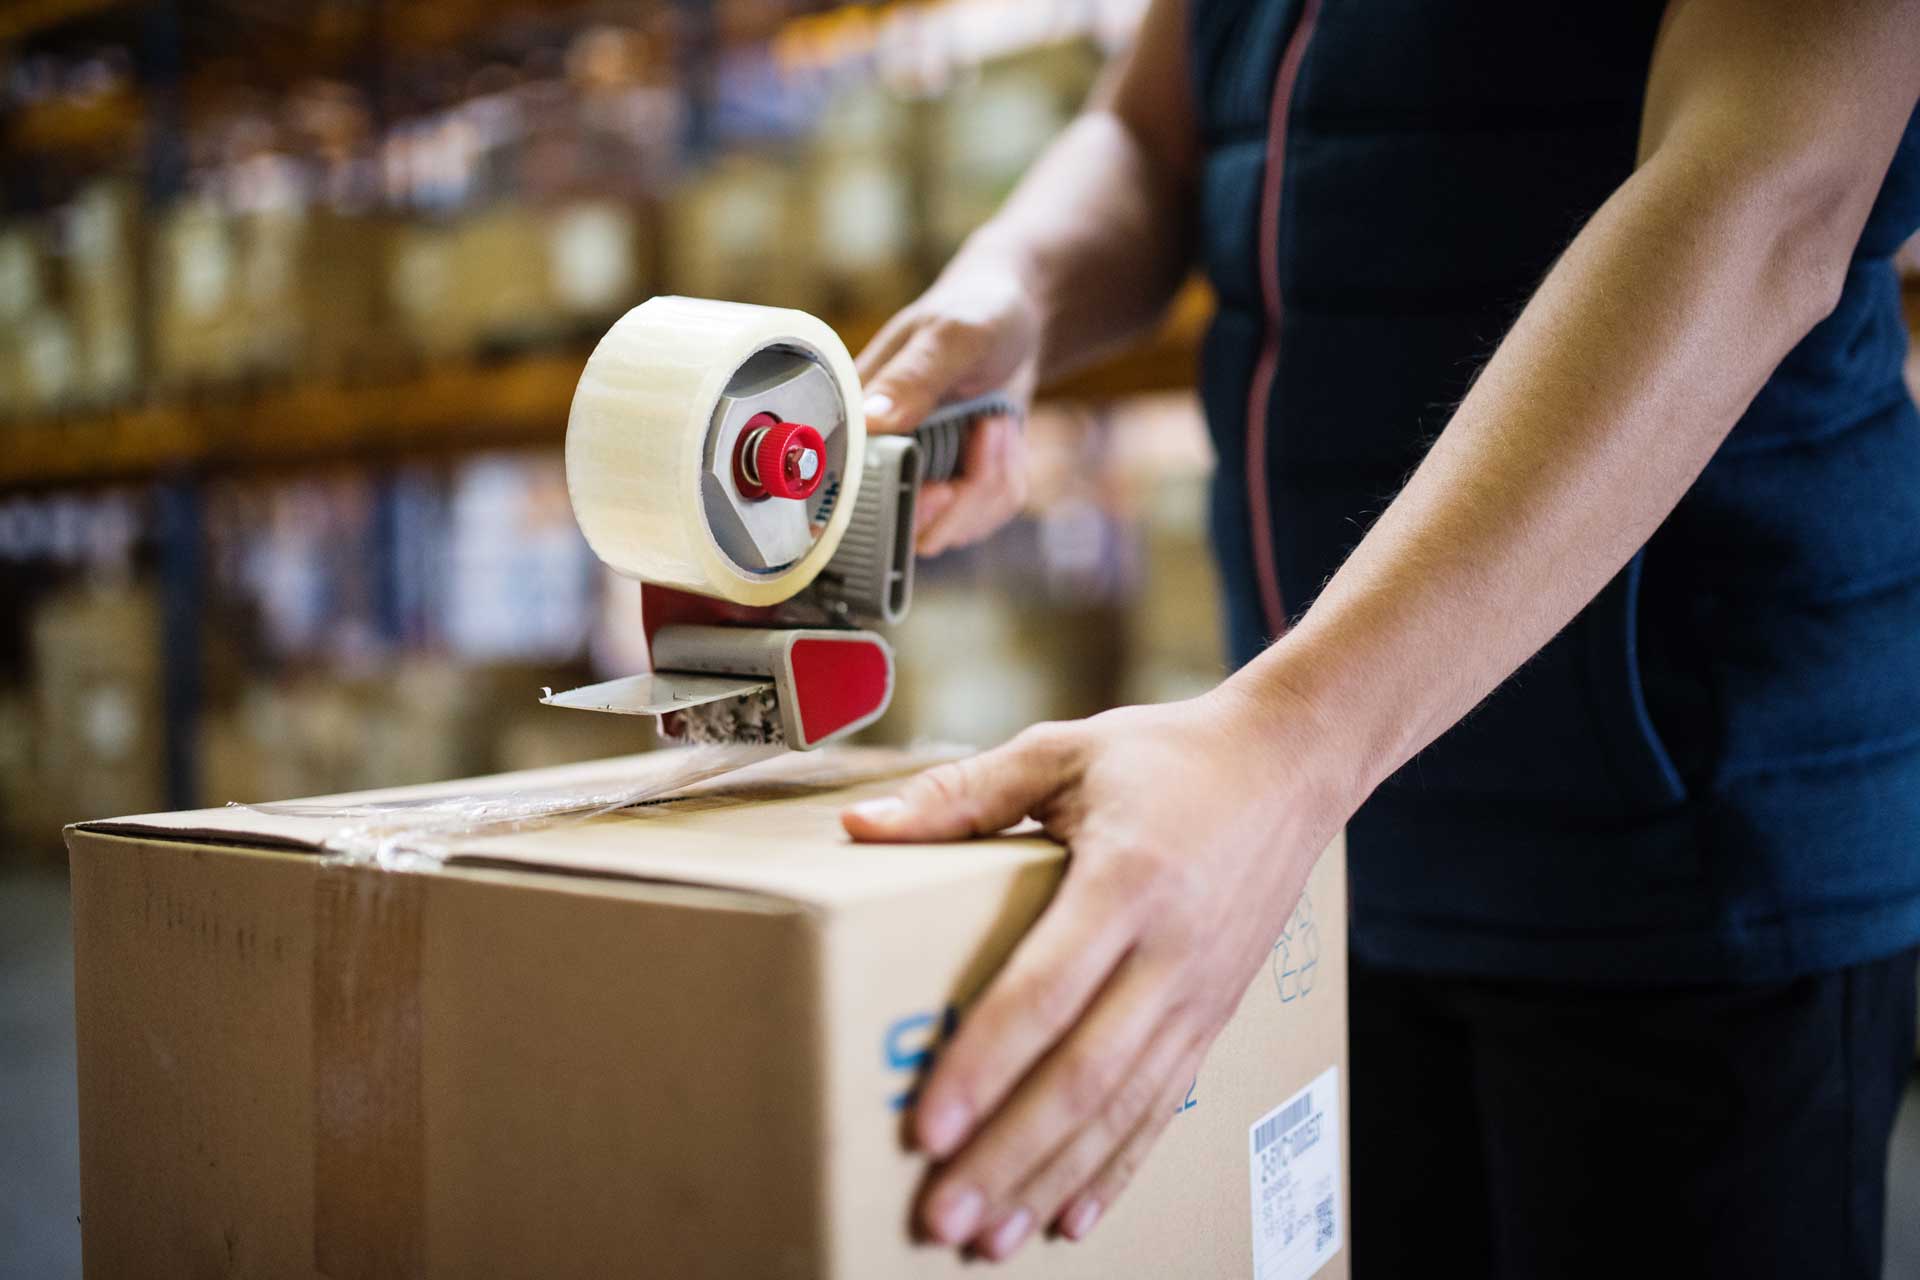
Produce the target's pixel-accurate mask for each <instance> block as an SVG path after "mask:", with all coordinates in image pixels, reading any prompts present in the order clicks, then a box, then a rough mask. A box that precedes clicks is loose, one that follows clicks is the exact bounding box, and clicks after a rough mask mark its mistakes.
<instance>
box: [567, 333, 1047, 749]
mask: <svg viewBox="0 0 1920 1280" xmlns="http://www.w3.org/2000/svg"><path fill="white" fill-rule="evenodd" d="M701 326H705V327H706V328H707V329H708V330H709V331H711V330H714V329H716V328H717V329H721V330H727V329H731V330H732V331H734V332H733V333H731V334H728V333H723V334H722V336H723V337H733V338H734V339H735V340H734V342H733V344H732V346H731V347H730V348H729V351H730V354H728V355H727V356H725V357H724V359H723V361H722V363H723V364H725V365H730V366H732V367H731V371H730V372H727V376H726V379H725V383H724V387H723V389H722V390H721V391H720V392H719V394H718V395H717V396H715V397H714V402H713V403H712V405H711V408H710V409H709V408H708V407H707V401H706V400H704V399H702V398H701V397H702V396H704V395H711V394H712V393H707V392H699V391H687V392H683V393H682V394H683V395H684V396H687V397H690V399H691V403H692V410H693V412H692V413H690V414H683V417H686V418H688V419H690V423H689V425H688V426H686V427H683V428H680V430H683V431H691V430H698V431H700V432H702V433H703V440H702V442H701V448H700V450H699V456H700V458H701V469H700V473H699V476H698V478H697V485H698V489H699V494H698V500H697V503H696V504H686V503H682V504H681V505H680V508H679V509H680V511H682V512H683V513H685V514H682V515H680V516H679V517H678V518H677V519H668V520H666V521H664V522H662V521H660V520H659V519H655V521H654V522H653V524H652V525H650V526H648V527H651V528H654V529H656V530H658V533H657V534H656V535H655V537H656V539H657V540H658V541H661V542H669V543H671V542H674V541H675V540H676V539H678V540H679V542H680V543H682V544H685V543H688V542H691V543H692V545H693V546H694V548H695V550H697V551H699V552H700V554H702V555H706V554H708V553H709V552H710V551H712V550H717V551H718V552H719V558H720V561H721V563H720V568H719V569H718V570H714V571H710V572H709V575H708V578H707V579H706V580H701V579H700V578H699V571H698V570H696V569H692V568H689V567H687V565H686V561H687V559H689V557H688V556H686V555H685V554H684V552H683V553H682V554H680V555H678V556H674V555H669V554H667V553H668V552H669V551H673V550H675V548H674V547H671V546H669V547H660V546H657V545H656V543H655V541H641V542H638V543H637V544H635V543H625V544H619V549H620V550H624V551H626V552H627V553H628V554H627V555H626V556H625V557H624V559H625V560H626V561H627V562H626V563H621V562H617V561H616V560H615V559H614V558H612V557H610V556H609V555H608V554H607V552H606V551H603V549H602V548H603V543H614V542H616V537H615V536H610V535H607V534H606V533H605V532H604V531H605V530H607V529H608V528H609V527H610V526H611V528H612V529H613V531H614V534H615V535H617V534H619V533H621V532H624V531H626V530H627V529H628V528H630V527H638V526H637V525H634V524H633V523H632V522H623V521H622V519H621V515H622V513H621V512H619V511H618V510H617V509H616V510H614V511H611V512H609V511H607V510H604V509H603V507H604V504H598V505H591V506H590V508H589V510H587V511H584V512H583V511H582V497H581V495H582V492H583V491H587V492H589V493H590V492H592V490H593V487H594V486H595V485H596V484H598V483H600V482H601V481H602V479H603V475H602V472H603V471H604V470H605V469H606V464H605V463H603V462H601V461H600V459H601V455H602V453H603V452H604V451H607V450H609V449H611V450H615V451H617V450H618V449H619V448H621V447H622V446H624V445H626V444H627V443H628V442H627V441H626V439H625V436H624V435H623V434H622V433H626V432H630V431H631V429H632V423H631V422H630V421H629V420H628V418H627V417H626V416H625V415H623V414H622V412H621V411H622V410H624V409H627V408H629V407H637V406H638V405H640V404H642V403H645V401H646V397H645V396H644V393H642V392H641V391H638V390H636V375H638V376H639V377H640V378H644V377H645V375H647V374H648V373H649V372H653V371H654V365H655V364H656V362H657V364H658V374H659V376H660V377H661V378H662V379H666V380H669V381H670V380H671V379H672V378H673V377H675V376H679V375H681V374H683V373H684V371H685V369H686V368H687V366H688V353H687V352H683V351H680V350H678V346H679V345H680V343H679V334H680V333H681V332H682V331H683V330H688V329H691V328H699V327H701ZM783 326H784V329H783ZM788 329H790V330H791V336H786V330H788ZM649 344H654V345H649ZM656 348H666V349H665V350H658V349H656ZM603 350H604V351H607V352H608V356H607V359H606V361H605V363H606V364H608V365H609V366H610V369H609V370H605V371H601V375H602V376H596V365H597V364H599V363H602V361H603V357H602V352H603ZM723 371H725V370H723ZM608 374H610V375H611V376H606V375H608ZM590 384H591V390H590ZM607 386H611V387H612V388H614V391H615V394H614V395H613V396H606V395H605V392H604V388H605V387H607ZM858 395H859V386H858V381H857V378H855V376H854V375H853V372H852V362H851V359H850V358H848V357H847V355H846V351H845V348H844V347H843V346H841V345H840V344H839V341H838V339H837V338H835V337H833V335H832V333H831V331H830V330H828V329H827V328H826V326H824V325H822V324H820V322H819V321H817V320H814V319H813V318H812V317H811V316H806V315H804V314H803V313H800V312H790V311H777V310H774V309H771V308H761V307H745V306H740V305H738V304H730V303H710V302H702V301H699V300H694V299H681V298H657V299H653V300H652V301H650V302H648V303H646V304H644V305H643V306H641V307H639V308H636V309H635V310H634V311H633V312H630V313H629V314H628V316H627V317H625V318H624V319H623V320H622V321H621V322H620V324H619V325H616V326H615V329H614V331H613V332H612V333H610V334H609V335H608V338H607V339H605V340H603V342H602V345H601V348H600V349H596V351H595V353H594V357H593V359H592V360H590V361H589V365H588V370H587V373H586V374H584V375H583V376H582V379H581V389H580V391H579V392H577V393H576V396H575V406H574V412H573V415H572V417H571V419H570V421H569V424H568V437H567V443H568V450H567V460H568V483H569V491H570V493H572V494H573V496H574V505H575V510H576V513H577V514H579V515H580V516H581V525H582V529H583V531H585V532H587V534H588V540H589V542H590V543H592V544H593V545H594V549H595V551H596V552H597V553H600V554H601V557H602V559H607V560H608V561H609V563H612V564H613V565H614V567H615V568H617V569H621V570H623V571H626V572H629V573H631V574H632V575H633V576H636V577H639V578H641V579H642V582H643V587H642V626H643V628H644V631H645V633H646V637H647V640H648V646H649V649H650V651H651V657H652V666H653V668H654V669H653V671H652V672H650V673H648V674H645V675H638V676H629V677H626V678H625V679H621V680H611V681H607V682H605V683H602V684H597V685H590V686H587V687H585V688H581V689H574V690H569V691H567V692H565V693H561V694H551V695H548V696H547V697H546V698H544V699H543V701H545V702H546V703H548V704H549V705H552V706H561V707H573V708H581V709H588V710H597V711H611V712H616V713H621V714H630V715H654V716H658V717H660V720H661V725H662V728H663V730H665V731H666V732H667V734H668V735H669V736H670V737H674V738H678V739H681V740H685V741H690V742H702V743H708V742H758V743H781V744H784V745H786V746H788V747H791V748H794V749H798V750H806V749H809V748H811V747H814V746H818V745H820V744H821V743H823V742H826V741H829V740H831V739H834V738H839V737H844V736H846V735H847V734H850V733H854V732H856V731H858V730H859V729H861V728H863V727H865V726H866V725H868V724H871V723H872V722H873V721H874V720H876V719H878V718H879V717H880V716H881V715H882V714H883V713H884V712H885V711H886V708H887V706H888V704H889V703H890V702H891V701H892V697H893V682H894V670H893V651H892V649H891V648H890V647H889V646H888V644H887V642H886V640H885V639H884V638H882V637H881V636H880V635H879V634H878V633H877V632H875V631H873V630H870V629H869V628H871V627H873V626H876V625H883V624H889V623H895V622H898V621H900V620H901V619H902V618H903V617H904V616H905V614H906V612H907V609H908V606H909V604H910V603H911V600H912V592H913V525H914V506H915V502H916V499H917V497H918V494H919V491H920V486H921V485H922V484H924V483H928V482H933V481H944V480H949V479H952V478H953V477H954V476H955V475H957V474H958V473H959V472H960V470H961V468H962V466H963V460H964V454H965V445H966V436H967V432H968V430H969V429H970V428H971V426H972V425H973V423H975V422H976V421H978V420H979V419H981V418H983V417H988V416H993V415H998V414H1014V413H1017V412H1018V410H1017V408H1016V406H1014V405H1013V403H1012V402H1011V401H1010V400H1008V399H1007V398H1006V397H1004V396H1001V395H997V394H996V395H990V396H981V397H976V398H974V399H970V400H966V401H962V402H958V403H955V404H950V405H947V406H943V407H942V408H941V409H940V410H938V411H937V412H936V413H934V414H932V415H930V416H929V418H928V419H927V421H926V422H925V423H923V424H922V425H921V426H920V427H919V428H918V429H917V430H916V431H915V432H913V433H911V434H910V435H900V436H879V437H873V438H866V437H865V436H864V432H863V431H861V430H860V429H859V425H860V424H859V421H858V418H857V416H855V415H854V414H853V413H852V412H851V411H850V404H851V402H852V400H853V398H854V397H857V396H858ZM590 396H591V397H602V399H601V400H595V399H591V398H589V397H590ZM623 397H624V399H623ZM653 398H654V399H659V398H661V397H660V396H659V395H658V394H656V395H655V396H654V397H653ZM583 399H587V401H588V403H587V408H586V409H585V410H584V411H583V408H582V402H583ZM703 410H704V413H703V412H702V411H703ZM802 415H804V418H803V417H802ZM796 420H798V421H796ZM641 424H642V426H650V425H651V420H650V419H645V418H643V419H642V420H641ZM609 440H611V441H613V442H614V443H613V444H612V445H608V444H607V443H606V442H607V441H609ZM661 443H663V444H665V443H670V441H662V442H661ZM653 456H654V455H651V454H649V455H646V456H642V457H638V458H635V457H632V456H631V450H629V452H628V453H627V454H620V453H617V452H616V456H615V457H614V459H613V465H614V466H615V467H616V468H617V467H620V466H624V467H626V468H627V471H628V473H629V474H637V475H638V477H639V479H640V480H641V482H642V483H647V484H652V485H655V486H659V485H663V484H666V485H671V484H675V483H680V482H678V481H676V480H675V479H674V478H673V477H671V476H669V475H664V474H663V473H661V471H660V469H659V467H658V466H657V465H656V464H654V463H652V462H651V458H652V457H653ZM576 468H578V469H579V470H581V471H582V472H583V474H580V475H578V476H577V475H576ZM589 468H596V469H593V470H589ZM616 496H617V495H616ZM666 496H667V497H671V496H673V495H666ZM643 498H646V499H648V500H650V501H651V506H650V508H649V510H650V511H651V512H652V513H654V514H655V515H656V516H657V515H658V513H659V512H660V511H662V510H666V511H667V512H668V514H669V515H671V514H672V510H671V506H670V504H669V503H667V502H666V501H664V500H663V499H662V496H661V495H660V494H658V493H652V494H649V495H643ZM642 505H643V506H645V505H647V503H646V502H645V501H643V502H642ZM694 524H698V525H699V526H700V527H699V528H689V527H688V526H690V525H694ZM596 532H601V533H602V536H601V537H600V538H596V536H595V534H596ZM689 535H690V536H689ZM836 538H837V542H836V541H835V539H836ZM823 547H824V548H825V549H826V550H827V551H828V554H827V555H826V556H825V559H824V562H823V563H819V564H818V566H817V568H815V569H813V571H812V572H807V565H808V563H809V561H810V560H818V559H819V553H820V552H821V551H822V549H823ZM737 580H740V581H744V582H745V583H746V584H747V585H746V586H744V587H737V586H736V585H735V583H736V581H737ZM786 583H792V584H794V585H793V587H792V588H791V589H787V588H786V587H784V586H783V584H786ZM755 584H768V585H765V586H757V585H755Z"/></svg>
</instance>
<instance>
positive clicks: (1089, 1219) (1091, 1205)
mask: <svg viewBox="0 0 1920 1280" xmlns="http://www.w3.org/2000/svg"><path fill="white" fill-rule="evenodd" d="M1098 1221H1100V1202H1099V1201H1098V1200H1095V1199H1094V1198H1093V1197H1092V1196H1085V1197H1083V1198H1081V1199H1080V1200H1077V1201H1075V1202H1074V1205H1073V1207H1072V1208H1071V1209H1069V1210H1067V1216H1066V1217H1064V1218H1062V1219H1061V1220H1060V1234H1061V1235H1063V1236H1065V1237H1066V1238H1067V1239H1069V1240H1082V1239H1085V1238H1086V1235H1087V1233H1088V1232H1089V1231H1091V1230H1093V1224H1094V1223H1096V1222H1098Z"/></svg>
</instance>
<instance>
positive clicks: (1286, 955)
mask: <svg viewBox="0 0 1920 1280" xmlns="http://www.w3.org/2000/svg"><path fill="white" fill-rule="evenodd" d="M1319 973H1320V929H1319V927H1318V926H1317V925H1315V924H1314V922H1313V899H1312V898H1311V897H1309V896H1308V895H1307V894H1305V893H1302V894H1301V895H1300V902H1299V905H1297V906H1295V907H1294V909H1293V914H1292V915H1291V916H1289V917H1288V918H1287V927H1286V928H1284V929H1282V930H1281V931H1280V940H1279V941H1278V942H1275V943H1274V944H1273V983H1274V986H1276V987H1278V988H1279V990H1280V1003H1282V1004H1291V1003H1293V1002H1294V1001H1295V1000H1299V999H1301V998H1303V997H1305V996H1307V995H1309V994H1310V993H1311V992H1312V991H1313V984H1314V980H1315V979H1316V978H1317V977H1318V976H1319Z"/></svg>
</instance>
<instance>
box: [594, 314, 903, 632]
mask: <svg viewBox="0 0 1920 1280" xmlns="http://www.w3.org/2000/svg"><path fill="white" fill-rule="evenodd" d="M770 351H777V352H784V353H793V354H798V355H801V356H804V357H806V358H808V359H810V360H813V361H815V362H817V363H818V364H819V365H820V366H821V368H822V369H823V370H824V371H825V373H826V375H827V376H828V377H829V378H830V379H831V381H832V385H833V388H834V390H835V391H837V393H838V397H839V402H840V412H841V414H842V415H843V421H842V423H841V424H840V426H839V433H840V441H839V444H838V447H837V449H836V453H837V455H838V458H837V462H838V466H837V474H834V475H832V476H830V480H829V487H827V488H826V489H825V492H826V495H827V499H826V501H825V502H824V503H823V504H821V505H822V510H821V513H820V514H821V516H822V520H821V522H820V523H819V524H818V525H817V527H815V528H814V529H813V530H812V535H811V536H812V543H811V546H810V548H809V549H807V550H806V552H805V554H803V555H800V556H798V557H797V558H795V559H793V560H792V561H791V562H790V563H784V564H777V565H769V566H766V567H763V568H755V567H742V565H741V564H740V563H739V562H738V560H737V558H735V557H732V556H730V555H729V554H728V552H727V550H726V549H725V548H724V547H723V546H722V543H721V541H720V539H719V537H717V536H716V533H715V529H714V524H713V521H712V519H711V518H710V513H711V512H713V511H714V510H715V507H714V506H713V503H714V502H715V501H716V499H715V494H716V492H717V488H716V486H722V487H723V486H725V485H727V484H730V483H731V481H730V480H727V479H726V478H725V476H724V475H722V477H721V479H720V480H718V481H716V480H715V479H714V473H715V467H714V464H713V458H712V456H711V455H710V451H709V444H708V442H709V437H710V433H712V432H713V431H714V430H715V429H716V426H717V423H718V415H717V414H716V409H717V408H718V407H720V406H721V403H722V398H723V397H724V396H726V395H727V394H728V393H729V387H730V384H733V383H734V382H735V379H736V375H740V374H741V373H742V370H743V368H745V367H747V366H748V362H749V361H751V360H754V359H755V358H756V357H763V353H767V352H770ZM763 358H764V357H763ZM800 420H802V421H805V420H806V419H804V418H802V419H800ZM813 425H821V424H813ZM865 447H866V420H865V418H864V416H863V415H862V413H861V408H860V382H859V377H858V375H857V374H856V373H855V372H854V368H853V359H852V357H851V356H849V355H848V354H847V349H846V346H845V345H844V344H843V343H842V342H841V341H840V339H839V337H838V336H837V335H836V334H835V333H834V332H833V330H832V329H830V328H828V327H827V326H826V325H825V324H823V323H822V322H821V321H819V320H817V319H815V318H814V317H812V316H810V315H807V314H806V313H805V312H803V311H792V310H786V309H783V308H777V307H757V306H749V305H746V304H742V303H733V302H714V301H708V300H704V299H696V298H677V297H658V298H653V299H650V300H649V301H647V302H645V303H643V304H641V305H640V306H638V307H635V308H634V309H633V310H631V311H629V312H628V313H627V314H626V315H625V316H623V317H621V319H620V320H619V321H618V322H617V323H616V324H615V325H614V326H613V328H612V329H611V330H609V331H608V333H607V335H606V336H605V337H604V338H602V339H601V341H600V344H599V345H598V346H597V347H595V348H594V351H593V355H592V356H591V357H590V358H589V359H588V361H587V366H586V369H585V371H584V372H583V373H582V374H581V377H580V385H579V388H578V390H576V391H575V393H574V398H573V408H572V412H571V414H570V416H569V418H568V422H567V451H566V452H567V488H568V492H569V494H570V496H571V498H572V501H573V509H574V514H575V516H576V517H577V518H578V520H579V523H580V529H581V532H582V533H583V534H585V536H586V539H587V543H588V545H589V546H591V547H592V548H593V551H594V554H596V555H597V556H599V557H600V559H601V560H603V561H605V562H606V563H607V564H608V565H609V566H611V567H612V568H613V569H615V570H616V571H618V572H620V573H623V574H626V575H628V576H631V577H636V578H640V579H643V580H645V581H647V582H653V583H658V584H660V585H663V586H669V587H677V588H679V589H681V590H684V591H692V592H696V593H698V594H700V595H706V596H714V597H718V598H720V599H723V600H730V601H733V602H734V603H736V604H746V605H771V604H778V603H779V602H781V601H783V600H786V599H788V598H790V597H791V596H793V595H794V594H795V593H797V592H799V591H800V590H801V589H803V588H804V587H806V586H807V585H808V584H809V583H811V582H812V581H813V579H814V577H815V576H816V575H817V574H818V573H819V572H820V570H821V568H822V567H824V566H825V565H826V563H827V561H828V560H829V559H830V558H831V557H832V556H833V553H834V549H835V548H836V547H837V546H838V545H839V543H840V539H841V535H842V534H844V533H845V532H846V528H847V521H848V519H849V518H850V516H851V514H852V512H853V506H854V500H855V498H856V497H857V494H858V488H859V483H860V477H861V474H862V472H863V470H864V456H865Z"/></svg>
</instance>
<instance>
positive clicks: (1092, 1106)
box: [1060, 1050, 1121, 1117]
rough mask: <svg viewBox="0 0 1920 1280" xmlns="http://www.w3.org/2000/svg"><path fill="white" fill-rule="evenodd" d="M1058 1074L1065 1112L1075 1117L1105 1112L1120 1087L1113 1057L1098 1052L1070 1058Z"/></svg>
mask: <svg viewBox="0 0 1920 1280" xmlns="http://www.w3.org/2000/svg"><path fill="white" fill-rule="evenodd" d="M1060 1072H1061V1088H1062V1092H1063V1093H1064V1094H1065V1098H1066V1104H1067V1109H1068V1110H1069V1111H1070V1112H1072V1113H1073V1114H1074V1115H1075V1116H1077V1117H1085V1116H1091V1115H1096V1114H1101V1113H1103V1112H1105V1110H1106V1108H1107V1104H1108V1102H1109V1100H1110V1099H1111V1098H1112V1097H1113V1095H1114V1093H1115V1091H1116V1090H1117V1089H1118V1088H1119V1087H1120V1084H1121V1080H1120V1079H1119V1072H1118V1071H1117V1070H1116V1068H1115V1066H1114V1058H1113V1057H1112V1055H1110V1054H1107V1053H1103V1052H1100V1051H1098V1050H1086V1051H1081V1052H1077V1053H1073V1054H1070V1055H1069V1056H1068V1057H1067V1059H1066V1060H1065V1061H1064V1062H1062V1063H1061V1064H1060Z"/></svg>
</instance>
